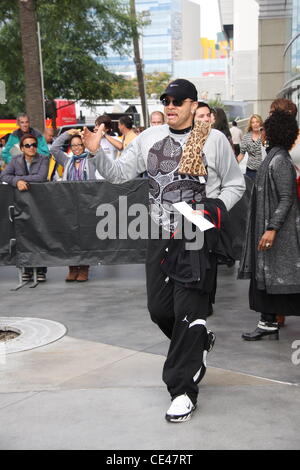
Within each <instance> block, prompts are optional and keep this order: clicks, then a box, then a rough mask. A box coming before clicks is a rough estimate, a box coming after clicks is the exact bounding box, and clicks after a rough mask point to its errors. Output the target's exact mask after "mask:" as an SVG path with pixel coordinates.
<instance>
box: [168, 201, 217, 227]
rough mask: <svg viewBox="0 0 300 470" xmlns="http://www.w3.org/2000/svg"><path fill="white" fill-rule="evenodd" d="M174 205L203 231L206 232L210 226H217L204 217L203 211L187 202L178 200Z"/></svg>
mask: <svg viewBox="0 0 300 470" xmlns="http://www.w3.org/2000/svg"><path fill="white" fill-rule="evenodd" d="M173 206H174V207H175V209H177V210H178V212H180V213H181V214H182V215H183V216H184V217H185V218H186V219H187V220H189V221H190V222H192V223H193V224H194V225H196V226H197V227H198V228H199V229H200V230H201V232H205V230H209V229H210V228H214V227H215V226H214V225H213V224H212V223H211V222H209V221H208V220H206V219H205V218H204V215H203V213H202V212H201V211H199V210H194V209H193V208H192V207H191V206H189V205H188V204H187V203H186V202H176V203H175V204H173Z"/></svg>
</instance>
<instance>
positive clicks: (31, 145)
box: [23, 142, 37, 149]
mask: <svg viewBox="0 0 300 470" xmlns="http://www.w3.org/2000/svg"><path fill="white" fill-rule="evenodd" d="M23 147H25V148H26V149H30V147H34V148H37V143H36V142H34V143H33V144H24V145H23Z"/></svg>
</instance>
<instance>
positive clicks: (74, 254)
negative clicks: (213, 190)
mask: <svg viewBox="0 0 300 470" xmlns="http://www.w3.org/2000/svg"><path fill="white" fill-rule="evenodd" d="M245 179H246V184H247V190H246V192H245V194H244V196H243V198H242V199H241V200H240V201H239V202H238V204H237V205H236V206H235V207H234V208H233V209H232V210H231V211H230V213H229V215H230V220H231V225H232V233H233V235H232V242H233V249H234V254H235V258H236V259H240V255H241V250H242V245H243V241H244V239H245V230H246V215H247V208H248V203H249V198H250V192H251V186H252V185H251V181H250V180H249V179H248V178H247V177H246V178H245ZM148 191H149V188H148V180H147V179H136V180H132V181H129V182H127V183H124V184H121V185H120V184H111V183H108V182H107V181H83V182H82V181H78V182H76V181H73V182H71V181H66V182H57V183H54V182H50V183H35V184H31V185H30V189H29V191H22V192H20V191H18V190H17V189H14V188H12V187H11V186H9V185H1V184H0V201H1V202H0V265H13V266H20V267H22V266H24V267H25V266H33V267H34V266H50V267H51V266H73V265H74V266H76V265H84V264H89V265H97V264H140V263H144V262H145V258H146V248H147V239H148V237H149V234H150V236H152V232H151V224H150V219H149V217H148ZM9 208H10V210H9ZM10 219H11V220H10ZM155 238H156V237H155Z"/></svg>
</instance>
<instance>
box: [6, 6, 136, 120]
mask: <svg viewBox="0 0 300 470" xmlns="http://www.w3.org/2000/svg"><path fill="white" fill-rule="evenodd" d="M36 9H37V19H38V21H39V23H40V31H41V44H42V57H43V70H44V88H45V96H46V98H47V99H54V98H59V97H61V98H66V99H74V100H79V99H85V100H86V102H91V101H93V100H98V99H110V98H112V87H113V86H114V84H116V83H118V82H119V78H118V77H116V76H115V75H114V74H112V73H110V72H109V71H108V70H106V69H105V67H104V66H103V65H102V64H101V61H99V60H96V57H98V58H99V57H100V58H104V57H106V56H107V53H108V51H109V50H114V51H116V52H117V53H119V54H121V53H124V52H127V53H128V50H129V48H130V45H131V39H132V32H131V31H132V20H131V17H130V15H129V11H128V8H127V6H126V4H124V2H122V1H121V0H72V1H70V0H36ZM0 49H1V51H2V60H1V62H0V79H1V80H3V81H4V82H5V84H6V97H7V104H6V105H0V114H6V115H7V114H9V113H12V114H16V113H17V112H19V111H20V110H22V109H23V107H24V71H23V60H22V49H21V39H20V25H19V11H18V1H17V0H14V1H12V0H1V19H0ZM4 51H5V52H4Z"/></svg>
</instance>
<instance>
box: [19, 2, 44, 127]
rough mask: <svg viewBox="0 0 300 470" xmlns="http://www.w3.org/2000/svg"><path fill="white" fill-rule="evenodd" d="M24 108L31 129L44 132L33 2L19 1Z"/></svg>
mask: <svg viewBox="0 0 300 470" xmlns="http://www.w3.org/2000/svg"><path fill="white" fill-rule="evenodd" d="M19 12H20V26H21V39H22V52H23V64H24V78H25V103H26V104H25V108H26V112H27V113H28V115H29V116H30V120H31V124H32V126H33V127H37V128H39V129H42V130H44V105H43V90H42V80H41V66H40V53H39V42H38V35H37V20H36V12H35V1H34V0H19Z"/></svg>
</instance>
